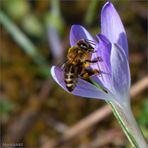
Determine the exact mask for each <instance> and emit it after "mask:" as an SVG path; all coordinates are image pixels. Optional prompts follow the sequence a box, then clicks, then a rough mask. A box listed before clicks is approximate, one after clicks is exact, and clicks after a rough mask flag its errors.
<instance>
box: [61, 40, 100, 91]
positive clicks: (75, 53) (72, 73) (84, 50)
mask: <svg viewBox="0 0 148 148" xmlns="http://www.w3.org/2000/svg"><path fill="white" fill-rule="evenodd" d="M91 44H93V45H94V44H95V43H94V42H93V41H89V40H85V39H81V40H78V41H77V43H76V45H75V46H72V47H70V48H69V49H68V52H67V60H66V62H65V64H64V65H63V69H64V82H65V86H66V88H67V90H68V91H69V92H72V91H73V90H74V89H75V87H76V86H77V83H78V78H82V79H85V80H87V79H88V78H89V77H90V76H92V75H96V74H100V73H101V71H100V70H97V69H92V68H90V64H91V63H97V62H98V61H99V58H97V59H94V60H91V56H92V54H93V53H94V52H95V51H94V48H93V47H92V45H91Z"/></svg>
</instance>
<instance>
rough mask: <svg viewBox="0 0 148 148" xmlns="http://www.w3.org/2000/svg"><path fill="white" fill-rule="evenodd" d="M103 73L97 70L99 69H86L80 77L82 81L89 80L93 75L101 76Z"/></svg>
mask: <svg viewBox="0 0 148 148" xmlns="http://www.w3.org/2000/svg"><path fill="white" fill-rule="evenodd" d="M100 73H101V71H99V70H97V69H85V70H84V71H83V72H82V74H81V75H80V77H81V78H82V79H88V78H89V77H90V76H93V75H97V74H100Z"/></svg>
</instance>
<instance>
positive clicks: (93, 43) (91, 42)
mask: <svg viewBox="0 0 148 148" xmlns="http://www.w3.org/2000/svg"><path fill="white" fill-rule="evenodd" d="M85 40H86V42H87V43H89V44H92V45H96V43H95V42H94V41H92V40H88V39H85Z"/></svg>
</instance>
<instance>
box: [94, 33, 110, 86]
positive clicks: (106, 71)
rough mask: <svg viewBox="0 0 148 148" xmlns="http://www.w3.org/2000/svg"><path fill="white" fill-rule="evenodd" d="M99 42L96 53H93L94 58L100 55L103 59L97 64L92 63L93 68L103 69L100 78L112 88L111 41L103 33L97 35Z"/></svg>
mask: <svg viewBox="0 0 148 148" xmlns="http://www.w3.org/2000/svg"><path fill="white" fill-rule="evenodd" d="M97 38H98V39H99V43H98V44H97V45H96V51H97V52H96V53H94V54H93V55H92V59H95V58H96V57H99V58H100V59H101V61H99V62H97V64H92V67H93V69H98V68H99V70H100V71H101V74H100V75H98V79H99V80H100V81H101V82H102V84H103V85H104V86H105V87H107V88H110V86H109V85H110V83H109V81H110V78H111V63H110V54H111V43H110V41H109V40H108V39H107V38H106V37H105V36H104V35H101V34H98V35H97Z"/></svg>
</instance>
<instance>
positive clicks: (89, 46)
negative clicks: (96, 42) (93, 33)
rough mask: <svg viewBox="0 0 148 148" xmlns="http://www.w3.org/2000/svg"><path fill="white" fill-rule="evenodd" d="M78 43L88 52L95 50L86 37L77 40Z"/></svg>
mask: <svg viewBox="0 0 148 148" xmlns="http://www.w3.org/2000/svg"><path fill="white" fill-rule="evenodd" d="M77 45H78V46H79V47H80V48H81V49H83V50H85V51H86V52H93V51H94V48H93V47H92V46H91V45H90V44H89V43H88V42H87V41H86V40H85V39H81V40H79V41H78V42H77Z"/></svg>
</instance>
